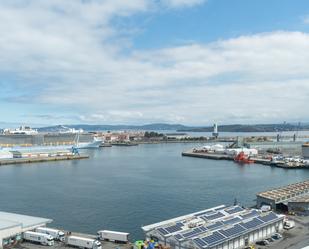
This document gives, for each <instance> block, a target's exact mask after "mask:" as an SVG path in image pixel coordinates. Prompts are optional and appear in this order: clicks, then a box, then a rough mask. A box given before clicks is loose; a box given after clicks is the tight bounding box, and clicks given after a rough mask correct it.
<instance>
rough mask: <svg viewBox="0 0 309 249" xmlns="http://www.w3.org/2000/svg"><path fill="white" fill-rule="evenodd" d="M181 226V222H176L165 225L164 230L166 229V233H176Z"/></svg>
mask: <svg viewBox="0 0 309 249" xmlns="http://www.w3.org/2000/svg"><path fill="white" fill-rule="evenodd" d="M182 227H183V224H182V223H177V224H176V225H173V226H169V227H165V230H166V231H168V233H176V232H178V231H181V230H182Z"/></svg>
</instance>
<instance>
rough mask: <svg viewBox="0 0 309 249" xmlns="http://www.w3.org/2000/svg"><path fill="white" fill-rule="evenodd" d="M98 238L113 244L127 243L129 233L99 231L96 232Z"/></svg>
mask: <svg viewBox="0 0 309 249" xmlns="http://www.w3.org/2000/svg"><path fill="white" fill-rule="evenodd" d="M97 234H98V238H99V239H100V240H108V241H114V242H121V243H127V242H128V241H129V235H130V234H129V233H123V232H116V231H109V230H100V231H98V233H97Z"/></svg>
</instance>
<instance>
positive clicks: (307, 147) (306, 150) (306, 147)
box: [302, 143, 309, 159]
mask: <svg viewBox="0 0 309 249" xmlns="http://www.w3.org/2000/svg"><path fill="white" fill-rule="evenodd" d="M302 156H303V158H305V159H309V143H305V144H303V145H302Z"/></svg>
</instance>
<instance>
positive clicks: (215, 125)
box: [212, 123, 219, 138]
mask: <svg viewBox="0 0 309 249" xmlns="http://www.w3.org/2000/svg"><path fill="white" fill-rule="evenodd" d="M212 136H213V137H214V138H218V136H219V132H218V125H217V123H214V131H213V133H212Z"/></svg>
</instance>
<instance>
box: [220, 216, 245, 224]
mask: <svg viewBox="0 0 309 249" xmlns="http://www.w3.org/2000/svg"><path fill="white" fill-rule="evenodd" d="M240 221H241V219H240V218H239V217H235V218H232V219H229V220H224V221H222V222H223V223H224V224H225V225H233V224H235V223H238V222H240Z"/></svg>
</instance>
